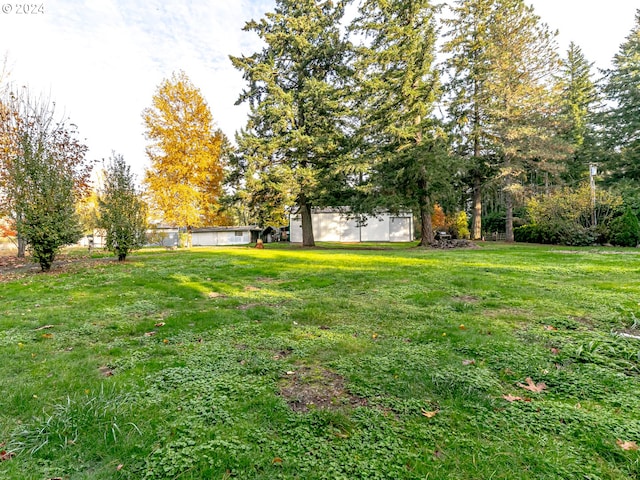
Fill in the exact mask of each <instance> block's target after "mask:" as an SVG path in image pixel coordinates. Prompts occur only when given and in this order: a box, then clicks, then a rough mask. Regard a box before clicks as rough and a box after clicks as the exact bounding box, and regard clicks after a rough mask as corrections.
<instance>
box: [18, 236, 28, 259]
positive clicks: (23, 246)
mask: <svg viewBox="0 0 640 480" xmlns="http://www.w3.org/2000/svg"><path fill="white" fill-rule="evenodd" d="M26 250H27V242H26V241H25V239H24V238H23V237H22V235H20V234H18V258H24V256H25V251H26Z"/></svg>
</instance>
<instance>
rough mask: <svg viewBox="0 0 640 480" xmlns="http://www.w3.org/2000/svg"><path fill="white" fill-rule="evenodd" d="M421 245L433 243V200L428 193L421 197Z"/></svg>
mask: <svg viewBox="0 0 640 480" xmlns="http://www.w3.org/2000/svg"><path fill="white" fill-rule="evenodd" d="M420 223H421V225H420V246H421V247H428V246H429V245H431V244H432V243H433V225H432V224H431V200H430V199H429V196H428V195H424V196H423V197H422V198H421V199H420Z"/></svg>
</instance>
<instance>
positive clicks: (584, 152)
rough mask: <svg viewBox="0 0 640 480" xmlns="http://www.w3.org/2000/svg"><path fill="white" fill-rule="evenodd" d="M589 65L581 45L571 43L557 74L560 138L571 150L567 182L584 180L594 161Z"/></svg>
mask: <svg viewBox="0 0 640 480" xmlns="http://www.w3.org/2000/svg"><path fill="white" fill-rule="evenodd" d="M592 66H593V63H591V62H589V61H587V59H586V58H585V56H584V54H583V53H582V50H581V49H580V47H578V46H577V45H576V44H575V43H573V42H571V43H570V44H569V49H568V50H567V56H566V58H565V59H563V60H562V62H561V67H560V74H559V76H558V83H559V87H560V89H561V92H560V94H561V100H562V103H561V112H560V113H561V117H562V121H563V125H562V137H563V138H564V139H565V140H566V141H567V142H568V143H569V144H570V145H571V147H572V149H573V154H572V155H571V156H570V157H569V158H568V160H567V162H566V164H565V167H566V168H565V171H564V172H563V174H562V177H563V179H564V181H565V182H566V183H569V184H570V185H576V184H578V183H580V182H582V181H584V179H585V177H586V176H588V174H589V172H588V168H589V162H590V161H592V160H593V155H592V152H593V143H594V131H593V126H592V123H591V122H592V121H593V116H594V111H595V107H596V101H597V91H596V86H595V83H594V81H593V79H592V73H591V69H592Z"/></svg>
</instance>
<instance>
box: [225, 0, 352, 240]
mask: <svg viewBox="0 0 640 480" xmlns="http://www.w3.org/2000/svg"><path fill="white" fill-rule="evenodd" d="M344 4H345V2H344V1H343V0H341V1H331V0H323V1H317V0H277V1H276V7H275V10H274V11H273V12H271V13H267V14H266V16H265V18H263V19H262V20H260V21H253V20H252V21H250V22H248V23H247V24H246V26H245V30H246V31H253V32H255V33H257V34H258V36H259V37H260V38H261V39H262V40H263V41H264V44H265V46H264V48H263V49H262V50H261V51H260V52H256V53H254V54H253V55H251V56H248V57H247V56H242V57H231V61H232V62H233V65H234V66H235V67H236V68H238V69H239V70H241V71H242V72H243V75H244V79H245V80H246V81H247V82H248V87H247V88H246V89H245V90H244V92H243V93H242V94H241V96H240V98H239V100H238V103H242V102H248V103H249V105H250V113H249V120H248V123H247V126H246V129H244V130H243V131H242V132H241V133H240V135H239V136H238V146H239V154H240V155H242V156H243V157H244V161H245V162H246V171H247V173H248V174H249V175H248V176H247V178H248V179H249V180H250V181H251V182H254V181H255V180H259V183H258V186H259V187H260V189H258V188H256V190H255V193H257V194H258V198H260V197H259V193H260V191H262V192H264V191H265V189H264V188H263V187H265V186H266V188H268V189H273V190H275V191H276V192H278V193H277V194H276V195H275V197H278V198H281V199H283V200H284V199H287V198H292V199H294V200H295V204H296V207H297V209H298V211H299V213H300V215H301V217H302V237H303V245H305V246H314V245H315V241H314V238H313V226H312V223H311V210H312V208H313V207H318V206H326V205H327V204H330V203H332V200H331V193H332V191H333V190H334V189H335V187H336V181H337V177H338V176H337V173H336V172H337V171H338V167H337V164H338V162H339V159H340V156H341V154H342V152H343V148H344V143H345V138H346V124H345V110H344V109H345V105H344V102H343V96H342V93H343V91H342V89H341V86H342V78H343V75H344V73H345V71H346V70H345V69H346V67H345V58H346V54H347V51H348V48H347V43H346V42H345V40H344V39H343V37H342V34H341V31H340V22H341V20H342V17H343V14H344ZM249 186H250V185H249Z"/></svg>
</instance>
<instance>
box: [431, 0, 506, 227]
mask: <svg viewBox="0 0 640 480" xmlns="http://www.w3.org/2000/svg"><path fill="white" fill-rule="evenodd" d="M495 8H496V0H456V2H455V4H454V6H453V7H452V13H453V15H452V17H451V18H445V19H444V24H445V26H446V27H447V28H448V29H449V30H448V31H447V32H446V33H445V37H446V38H447V40H446V42H445V43H444V46H443V51H444V53H446V54H447V55H448V57H447V60H446V65H447V67H448V70H449V74H450V80H449V82H448V83H447V85H446V89H447V90H448V94H449V99H450V101H449V104H448V105H449V108H448V110H449V114H450V116H451V118H452V119H453V120H454V124H455V130H454V131H455V132H456V133H457V137H458V138H459V141H458V152H459V154H460V155H461V156H462V157H463V158H465V159H466V167H467V168H466V170H467V172H468V176H469V182H470V186H471V191H472V196H471V203H472V225H471V238H472V239H473V240H479V239H480V238H481V237H482V193H483V189H484V186H485V183H486V182H487V181H488V180H489V179H490V178H491V175H492V165H491V163H492V162H493V160H494V158H495V154H496V147H495V145H494V137H493V134H492V130H491V126H492V125H491V119H490V116H489V107H490V104H491V101H492V98H491V94H490V92H491V88H490V85H491V81H492V73H493V68H494V66H493V65H492V58H491V52H492V50H491V48H490V47H491V32H490V27H491V21H492V12H493V10H494V9H495Z"/></svg>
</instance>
